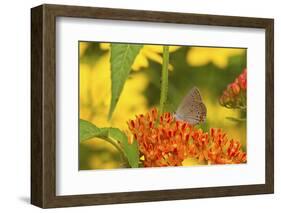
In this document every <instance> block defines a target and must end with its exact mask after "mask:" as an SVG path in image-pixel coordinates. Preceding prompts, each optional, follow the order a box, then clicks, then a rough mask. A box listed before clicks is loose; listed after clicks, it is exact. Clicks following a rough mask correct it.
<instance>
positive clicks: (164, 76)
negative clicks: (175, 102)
mask: <svg viewBox="0 0 281 213" xmlns="http://www.w3.org/2000/svg"><path fill="white" fill-rule="evenodd" d="M168 66H169V46H163V64H162V73H161V88H160V89H161V91H160V106H159V115H162V114H163V113H164V108H165V105H166V101H167V96H168Z"/></svg>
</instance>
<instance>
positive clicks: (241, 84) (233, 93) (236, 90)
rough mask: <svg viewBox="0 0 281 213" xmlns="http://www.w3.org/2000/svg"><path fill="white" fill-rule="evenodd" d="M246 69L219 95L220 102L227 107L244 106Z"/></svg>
mask: <svg viewBox="0 0 281 213" xmlns="http://www.w3.org/2000/svg"><path fill="white" fill-rule="evenodd" d="M246 89H247V69H244V70H243V72H242V73H241V74H240V75H239V76H238V77H237V78H236V79H235V81H234V82H233V83H231V84H229V85H228V86H227V88H226V90H224V92H223V95H222V96H221V97H220V104H221V105H223V106H225V107H228V108H243V109H244V108H245V107H246Z"/></svg>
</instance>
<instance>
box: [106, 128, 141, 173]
mask: <svg viewBox="0 0 281 213" xmlns="http://www.w3.org/2000/svg"><path fill="white" fill-rule="evenodd" d="M103 129H108V130H109V131H108V137H110V138H112V139H113V140H117V141H118V143H119V144H120V145H121V147H122V150H123V151H124V154H125V156H126V158H127V159H128V162H129V164H130V166H131V167H132V168H137V167H138V164H139V150H138V144H137V142H136V141H135V140H134V141H133V143H132V144H129V142H128V137H127V135H126V134H125V133H124V132H122V131H120V130H119V129H117V128H103Z"/></svg>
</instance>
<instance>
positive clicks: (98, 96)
mask: <svg viewBox="0 0 281 213" xmlns="http://www.w3.org/2000/svg"><path fill="white" fill-rule="evenodd" d="M162 47H163V46H161V45H144V47H143V48H142V50H141V52H140V53H139V55H138V56H137V58H136V60H135V63H134V64H133V67H132V71H131V73H130V76H129V78H128V80H127V81H126V84H125V87H124V89H123V92H122V94H121V96H120V99H119V102H118V104H117V107H116V110H115V112H114V115H113V118H112V120H111V121H108V120H107V114H108V110H109V104H110V97H111V94H110V91H111V90H110V88H111V87H110V44H109V43H98V42H79V55H80V57H79V66H80V74H79V75H80V88H79V89H80V112H79V113H80V118H81V119H85V120H88V121H90V122H92V123H94V124H95V125H97V126H98V127H109V126H112V127H117V128H120V129H122V130H123V131H127V129H128V128H127V123H126V122H127V121H128V120H129V119H133V118H134V117H135V115H137V114H143V113H146V112H147V111H148V110H149V109H151V108H152V107H154V106H156V107H157V106H158V104H159V99H160V77H161V76H160V75H161V69H162V65H161V64H162ZM246 54H247V51H246V49H239V48H215V47H193V46H192V47H189V46H171V47H170V65H169V90H168V103H167V105H166V111H170V112H175V111H176V109H177V106H178V105H179V103H180V102H181V100H182V98H183V97H184V96H185V95H186V94H187V92H188V91H189V90H190V89H191V88H192V87H193V86H196V87H197V88H199V90H200V92H201V95H202V98H203V101H204V103H205V105H206V107H207V119H206V122H205V123H204V124H201V125H200V127H201V128H202V129H203V130H204V131H208V130H209V128H211V127H213V128H222V129H223V130H224V131H225V132H226V133H227V135H228V137H229V138H233V139H236V140H239V141H240V142H241V143H242V145H243V150H244V151H246V121H245V122H237V121H233V120H229V119H227V118H226V117H234V118H240V117H245V112H241V111H240V110H238V109H227V108H225V107H222V106H221V105H220V104H219V101H218V100H219V97H220V96H221V95H222V92H223V91H224V90H225V89H226V87H227V85H228V84H229V83H231V82H233V81H234V79H235V78H236V77H237V76H238V75H239V74H241V72H242V71H243V69H244V68H246V65H247V60H246V59H247V57H246ZM195 164H196V162H194V161H192V160H190V159H188V160H186V161H184V165H195ZM120 167H122V162H121V159H120V156H119V154H118V152H117V151H116V150H115V148H114V147H112V146H111V145H110V144H107V142H105V141H103V140H100V139H93V140H89V141H87V142H84V143H80V144H79V169H80V170H88V169H109V168H120Z"/></svg>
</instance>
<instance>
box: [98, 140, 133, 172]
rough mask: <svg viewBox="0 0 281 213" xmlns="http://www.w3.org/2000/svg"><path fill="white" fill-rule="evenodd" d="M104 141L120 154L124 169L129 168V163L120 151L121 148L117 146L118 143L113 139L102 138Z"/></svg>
mask: <svg viewBox="0 0 281 213" xmlns="http://www.w3.org/2000/svg"><path fill="white" fill-rule="evenodd" d="M103 139H104V140H106V141H107V142H109V143H110V144H111V145H113V146H114V147H115V148H116V149H117V150H118V151H119V153H120V156H121V158H122V161H123V162H124V165H126V167H129V162H128V160H127V158H126V156H125V154H124V152H123V150H122V149H121V147H120V146H119V145H118V142H116V141H115V140H114V139H113V138H111V137H104V138H103Z"/></svg>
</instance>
